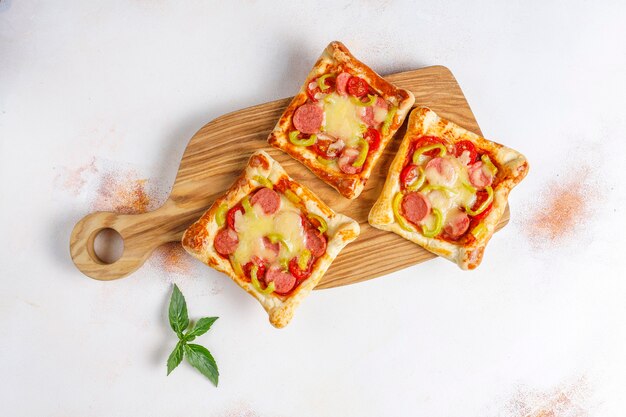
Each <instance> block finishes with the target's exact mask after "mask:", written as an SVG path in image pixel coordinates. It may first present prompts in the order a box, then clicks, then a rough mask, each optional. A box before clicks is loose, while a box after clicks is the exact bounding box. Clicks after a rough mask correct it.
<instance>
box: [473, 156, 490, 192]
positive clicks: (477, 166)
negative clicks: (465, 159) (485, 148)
mask: <svg viewBox="0 0 626 417" xmlns="http://www.w3.org/2000/svg"><path fill="white" fill-rule="evenodd" d="M467 173H468V174H469V180H470V182H471V183H472V185H473V186H474V187H476V188H485V187H486V186H488V185H491V184H492V183H493V175H492V174H491V172H489V171H487V169H485V167H484V166H483V163H482V161H478V162H475V163H473V164H472V165H470V167H469V169H468V171H467Z"/></svg>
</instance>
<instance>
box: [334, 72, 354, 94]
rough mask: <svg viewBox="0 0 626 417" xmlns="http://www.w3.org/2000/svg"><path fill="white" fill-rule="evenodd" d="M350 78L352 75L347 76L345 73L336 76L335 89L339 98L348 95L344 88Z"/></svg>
mask: <svg viewBox="0 0 626 417" xmlns="http://www.w3.org/2000/svg"><path fill="white" fill-rule="evenodd" d="M350 77H352V75H350V74H348V73H347V72H342V73H341V74H339V75H338V76H337V84H336V88H337V94H339V95H340V96H345V95H346V94H348V92H347V91H346V86H347V84H348V80H349V79H350Z"/></svg>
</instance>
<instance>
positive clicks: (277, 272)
mask: <svg viewBox="0 0 626 417" xmlns="http://www.w3.org/2000/svg"><path fill="white" fill-rule="evenodd" d="M265 282H266V283H267V284H268V285H269V283H270V282H273V283H274V286H275V288H274V291H275V292H277V293H278V294H287V293H288V292H289V291H291V290H292V289H293V287H294V286H295V285H296V277H294V276H293V275H291V274H290V273H289V272H284V271H283V270H282V269H280V268H279V267H277V266H273V267H271V268H270V269H268V271H267V272H266V273H265Z"/></svg>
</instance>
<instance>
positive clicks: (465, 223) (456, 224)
mask: <svg viewBox="0 0 626 417" xmlns="http://www.w3.org/2000/svg"><path fill="white" fill-rule="evenodd" d="M469 224H470V220H469V217H468V216H467V214H465V213H463V212H462V211H458V212H456V213H454V214H453V215H451V216H450V218H449V219H448V220H447V222H446V225H445V226H444V227H443V232H444V233H445V234H446V236H448V237H449V238H450V239H458V238H460V237H461V236H463V234H464V233H465V232H467V229H468V228H469Z"/></svg>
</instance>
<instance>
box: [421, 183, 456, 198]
mask: <svg viewBox="0 0 626 417" xmlns="http://www.w3.org/2000/svg"><path fill="white" fill-rule="evenodd" d="M431 191H441V192H443V193H444V194H445V195H446V197H452V196H453V195H456V191H454V190H453V189H451V188H448V187H445V186H443V185H430V184H428V185H427V186H426V187H424V188H422V192H423V193H424V194H425V193H428V192H431Z"/></svg>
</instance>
